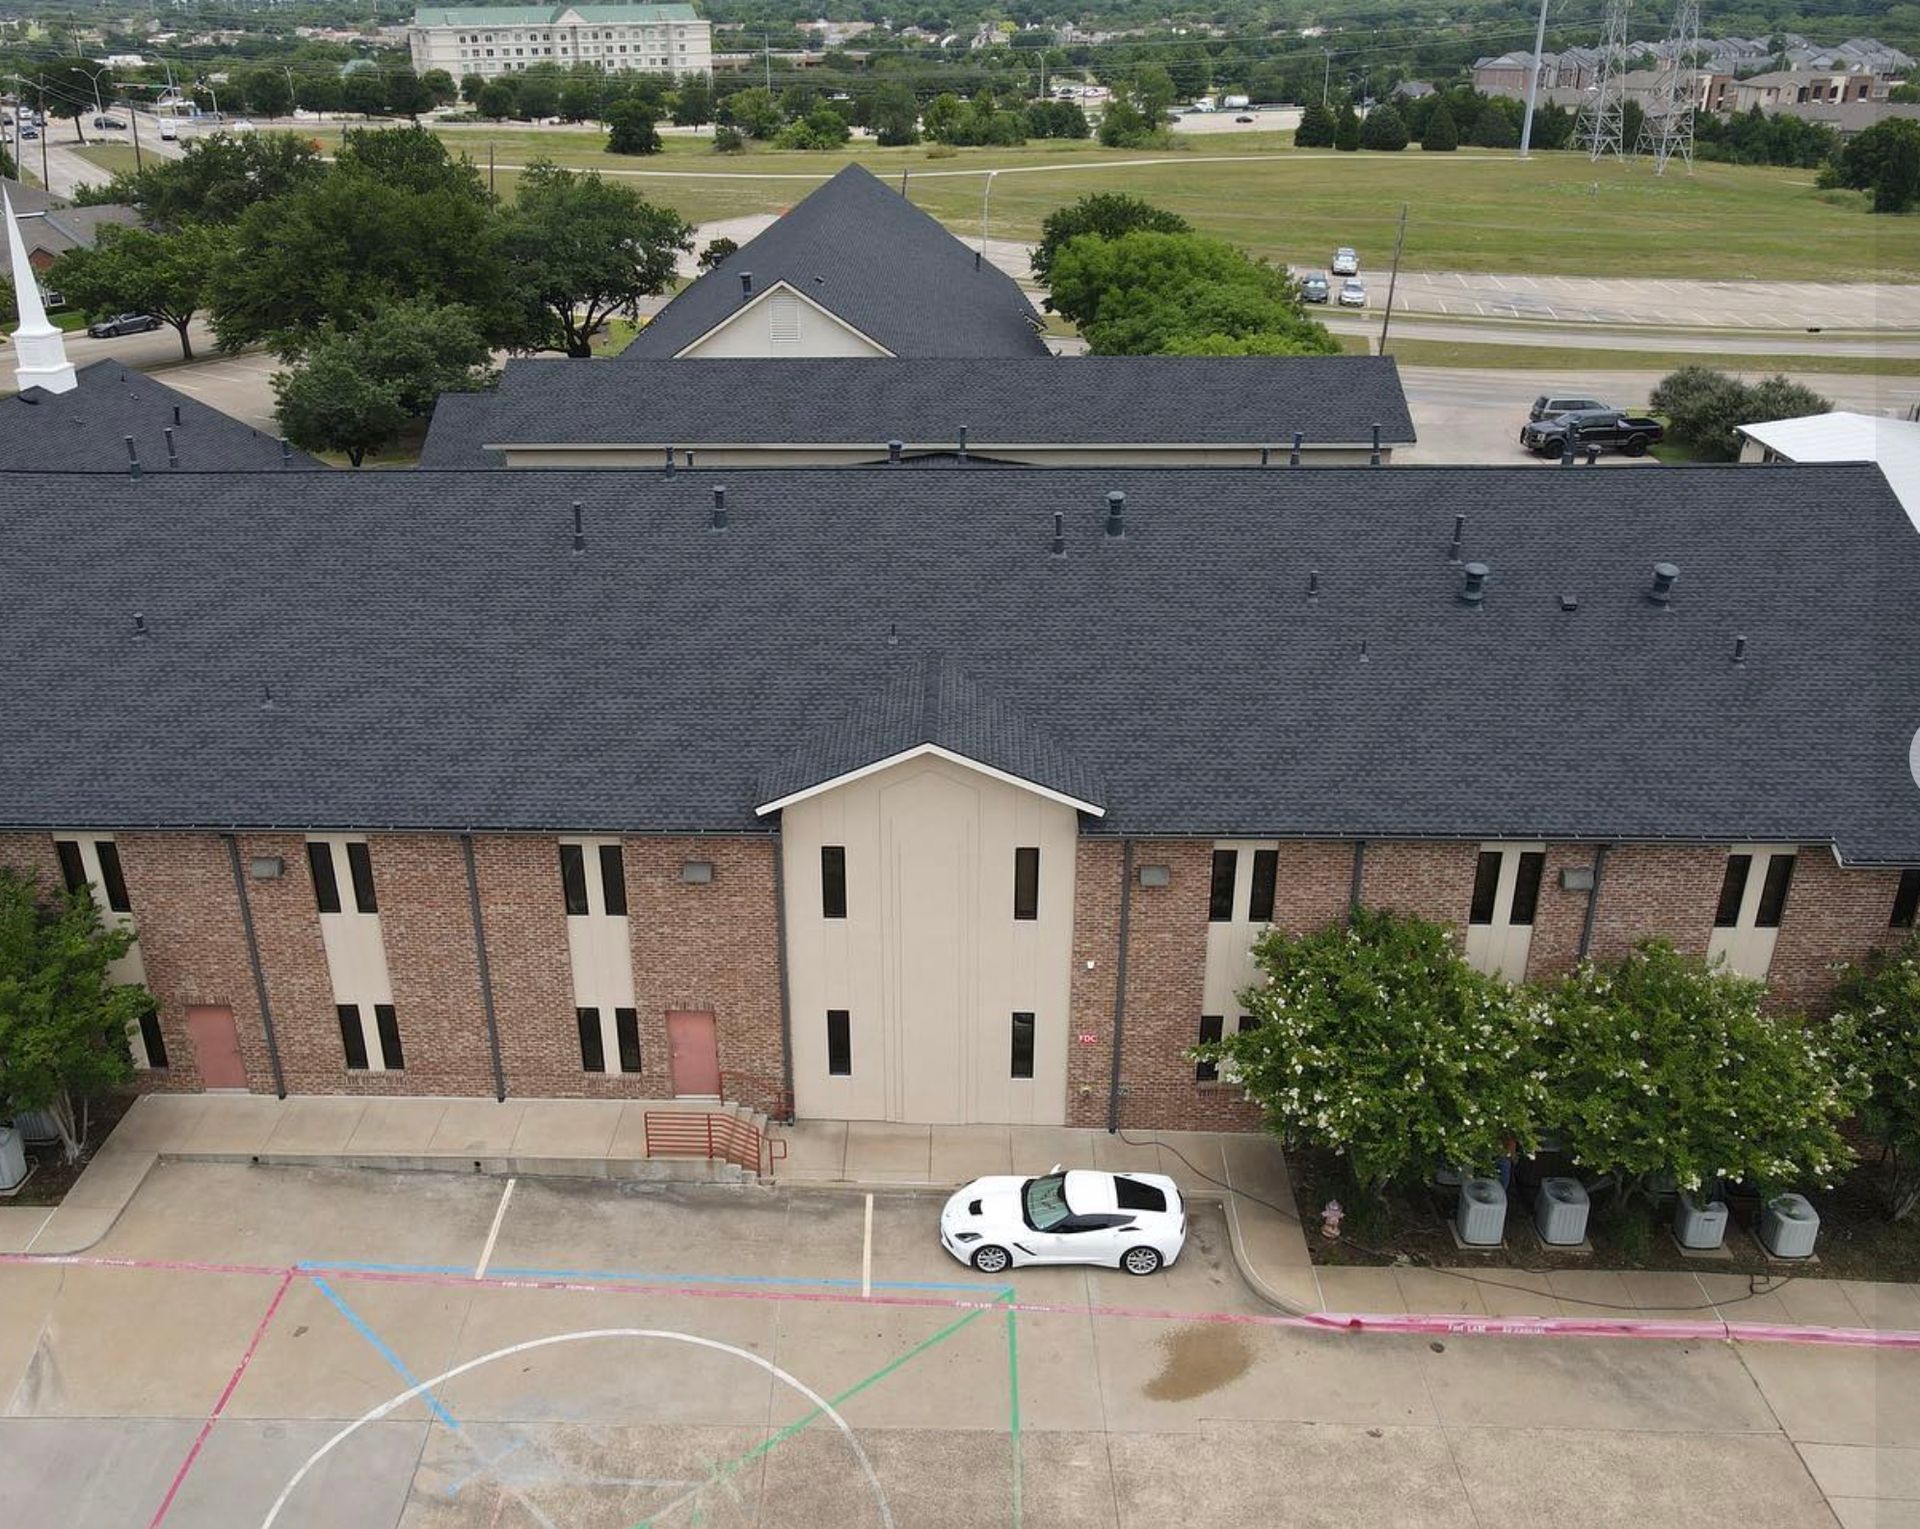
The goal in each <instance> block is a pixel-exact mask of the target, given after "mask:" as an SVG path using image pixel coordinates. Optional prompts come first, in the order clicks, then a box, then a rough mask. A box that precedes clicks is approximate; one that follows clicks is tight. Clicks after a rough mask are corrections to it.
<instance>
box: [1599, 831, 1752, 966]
mask: <svg viewBox="0 0 1920 1529" xmlns="http://www.w3.org/2000/svg"><path fill="white" fill-rule="evenodd" d="M1726 869H1727V852H1726V850H1725V849H1724V848H1713V847H1710V846H1707V845H1686V846H1683V845H1669V844H1623V845H1620V846H1618V847H1616V848H1614V849H1610V850H1608V851H1607V861H1606V867H1605V869H1604V870H1602V872H1601V873H1600V902H1599V905H1598V906H1597V907H1596V908H1595V910H1594V917H1593V946H1592V949H1591V950H1590V951H1589V954H1590V955H1591V956H1592V957H1593V959H1594V960H1596V961H1617V960H1619V958H1620V957H1621V956H1623V955H1625V954H1626V953H1627V952H1628V951H1629V950H1631V949H1632V948H1633V947H1634V946H1635V945H1636V944H1638V943H1639V942H1640V941H1641V940H1646V939H1652V938H1653V937H1655V936H1658V937H1659V938H1661V939H1664V940H1667V941H1669V942H1670V943H1671V944H1672V945H1673V947H1674V949H1676V950H1682V951H1686V952H1687V953H1689V954H1691V955H1698V956H1704V955H1705V954H1706V953H1707V940H1708V938H1709V936H1711V935H1712V933H1713V911H1714V908H1715V907H1716V906H1717V905H1718V904H1719V901H1720V880H1721V878H1722V877H1723V876H1724V875H1725V874H1726Z"/></svg>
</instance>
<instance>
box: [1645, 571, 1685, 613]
mask: <svg viewBox="0 0 1920 1529" xmlns="http://www.w3.org/2000/svg"><path fill="white" fill-rule="evenodd" d="M1679 577H1680V565H1679V564H1678V563H1655V564H1654V565H1653V588H1652V589H1650V590H1648V591H1647V599H1648V600H1649V601H1651V602H1652V603H1653V604H1655V605H1665V604H1667V603H1668V602H1669V601H1671V600H1672V599H1673V583H1674V580H1675V579H1677V578H1679Z"/></svg>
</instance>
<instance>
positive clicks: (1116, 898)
mask: <svg viewBox="0 0 1920 1529" xmlns="http://www.w3.org/2000/svg"><path fill="white" fill-rule="evenodd" d="M1122 859H1123V852H1122V850H1121V847H1120V845H1119V844H1117V843H1115V842H1114V841H1113V840H1111V839H1085V838H1083V839H1081V841H1080V843H1079V846H1078V849H1077V850H1076V852H1075V855H1074V867H1073V974H1072V975H1073V980H1072V987H1071V992H1070V996H1069V1000H1068V1001H1069V1006H1070V1008H1071V1010H1072V1019H1071V1022H1070V1023H1069V1025H1068V1034H1067V1124H1068V1125H1070V1126H1087V1127H1101V1126H1105V1125H1106V1123H1107V1091H1108V1089H1109V1087H1110V1085H1111V1083H1112V1078H1113V984H1114V972H1115V969H1116V967H1117V965H1118V962H1119V958H1120V877H1121V865H1122ZM1134 875H1135V877H1136V878H1137V877H1138V875H1139V861H1138V860H1137V859H1136V860H1135V862H1134ZM1135 890H1136V892H1138V890H1139V888H1138V887H1136V889H1135ZM1089 962H1091V963H1092V964H1091V965H1089V964H1088V963H1089ZM1129 1022H1131V1016H1129ZM1083 1035H1091V1036H1093V1037H1094V1044H1093V1045H1091V1046H1083V1045H1081V1044H1080V1037H1081V1036H1083Z"/></svg>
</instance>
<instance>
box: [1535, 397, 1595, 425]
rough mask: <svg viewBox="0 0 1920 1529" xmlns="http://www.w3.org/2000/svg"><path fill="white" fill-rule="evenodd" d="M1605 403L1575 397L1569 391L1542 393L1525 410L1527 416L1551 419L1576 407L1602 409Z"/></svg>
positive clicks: (1568, 412)
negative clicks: (1530, 406) (1528, 408)
mask: <svg viewBox="0 0 1920 1529" xmlns="http://www.w3.org/2000/svg"><path fill="white" fill-rule="evenodd" d="M1606 407H1607V405H1605V404H1603V403H1602V402H1600V400H1599V399H1597V398H1575V397H1574V396H1573V395H1572V394H1570V393H1542V394H1541V395H1540V396H1539V397H1538V398H1536V399H1534V401H1533V407H1532V408H1531V409H1530V410H1528V411H1527V418H1528V419H1530V420H1534V419H1552V418H1553V417H1554V416H1555V415H1559V414H1571V413H1573V412H1574V410H1576V409H1604V408H1606Z"/></svg>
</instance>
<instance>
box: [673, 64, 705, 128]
mask: <svg viewBox="0 0 1920 1529" xmlns="http://www.w3.org/2000/svg"><path fill="white" fill-rule="evenodd" d="M711 121H713V87H712V86H711V85H709V84H708V83H707V77H706V76H705V75H704V74H690V75H688V76H687V77H686V79H684V80H682V81H681V82H680V89H679V91H678V92H677V93H676V94H675V96H674V99H673V124H674V126H675V127H704V126H705V125H706V124H707V123H709V122H711Z"/></svg>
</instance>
